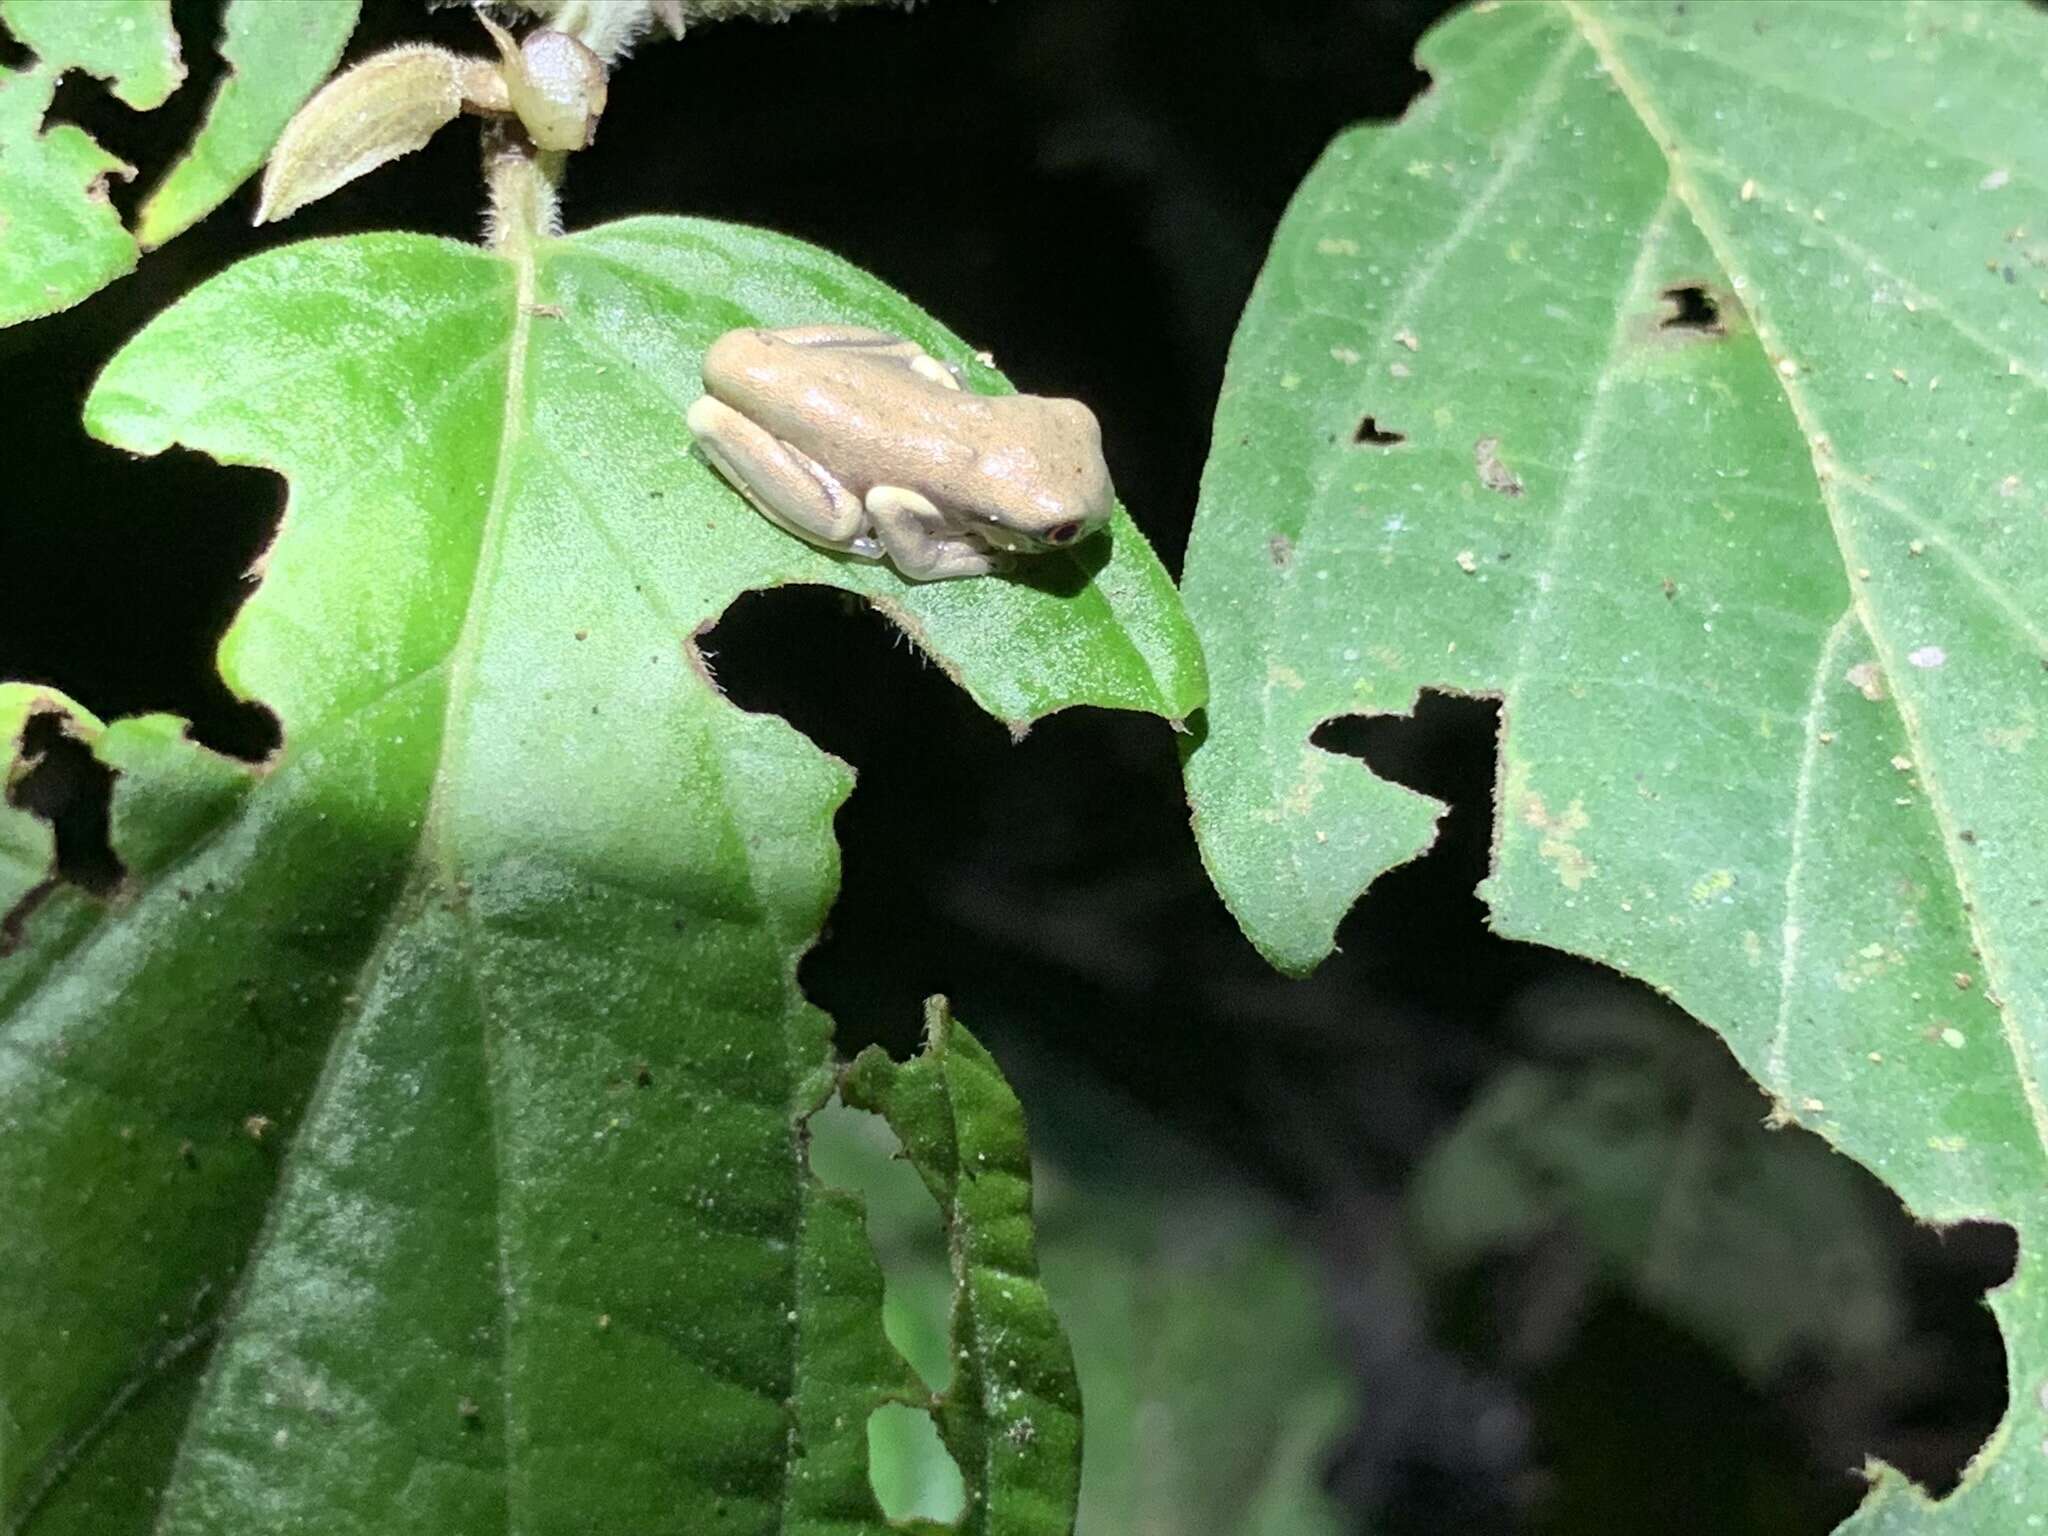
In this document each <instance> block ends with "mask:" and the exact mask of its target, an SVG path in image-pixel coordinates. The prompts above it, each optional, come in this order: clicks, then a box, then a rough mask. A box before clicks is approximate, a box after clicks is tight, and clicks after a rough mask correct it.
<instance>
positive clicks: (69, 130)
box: [0, 0, 358, 325]
mask: <svg viewBox="0 0 2048 1536" xmlns="http://www.w3.org/2000/svg"><path fill="white" fill-rule="evenodd" d="M357 4H358V0H233V3H231V4H230V6H229V7H228V11H227V14H226V17H225V28H226V31H225V36H224V39H223V43H222V50H223V53H224V54H225V56H226V58H227V60H228V64H229V68H230V70H231V73H230V75H229V76H228V78H227V79H226V80H225V81H224V82H223V84H222V86H221V89H220V92H219V94H218V95H217V96H216V97H215V98H214V103H213V107H212V109H211V110H210V112H209V113H208V116H207V121H206V123H205V124H204V125H203V126H202V128H201V129H200V132H199V136H198V137H197V139H195V140H194V142H193V146H192V149H191V151H190V154H189V155H188V157H187V158H186V159H185V160H184V161H183V162H182V163H181V164H179V165H178V166H177V167H175V168H174V169H173V170H172V172H171V174H170V175H169V177H168V178H167V179H166V180H165V181H164V183H163V184H162V185H161V186H160V187H158V188H157V190H156V191H155V192H154V193H153V194H152V195H151V197H150V199H149V201H148V202H147V203H145V204H144V206H143V209H142V214H141V217H140V220H139V222H138V228H139V230H140V234H141V239H142V244H143V245H146V246H151V247H154V246H158V245H161V244H163V243H164V242H165V241H166V240H169V239H170V238H171V237H172V236H173V235H175V234H177V233H179V232H180V231H181V230H183V229H186V228H188V227H189V226H190V225H192V224H193V223H195V222H197V221H198V220H199V219H200V218H202V217H203V216H204V215H205V214H206V213H208V212H209V211H211V210H212V209H213V208H214V207H216V206H217V205H218V204H219V203H220V202H221V201H222V200H223V199H224V198H226V197H227V195H228V194H229V193H230V192H232V191H234V189H235V188H236V187H237V186H239V185H240V184H241V183H242V181H243V180H244V179H245V178H246V177H247V176H248V175H249V173H250V172H251V171H253V170H255V169H256V167H257V166H258V165H260V164H261V163H262V161H263V157H264V155H265V154H266V153H268V151H269V149H270V145H271V142H272V140H273V139H274V138H275V137H276V135H277V133H278V132H279V130H281V129H282V128H283V127H284V124H285V120H286V119H287V118H289V117H290V116H291V114H292V112H293V110H294V109H296V108H297V106H298V105H299V103H300V102H302V101H304V100H305V99H306V97H307V96H309V95H310V94H312V91H313V88H314V87H315V86H317V85H318V84H319V83H320V81H321V79H322V77H323V76H325V74H326V73H327V71H328V70H329V69H331V68H332V67H333V65H334V61H335V59H336V58H338V57H339V56H340V54H341V47H342V44H343V43H344V42H345V41H347V38H348V35H349V33H350V31H351V30H353V28H354V26H355V19H356V10H357ZM0 23H4V24H5V26H6V28H7V30H8V31H9V32H11V33H13V35H14V38H15V40H16V41H17V42H19V43H20V44H22V46H24V47H26V48H28V49H29V50H30V51H31V52H32V53H33V54H34V55H35V57H34V59H33V60H32V61H31V62H30V63H29V64H28V65H26V66H25V67H24V68H21V69H7V68H0V325H13V324H16V323H17V322H19V321H22V320H30V319H34V318H35V317H36V316H38V315H47V314H53V313H55V312H56V311H58V310H60V309H68V308H70V307H71V306H72V305H73V304H76V303H77V302H78V301H79V300H81V299H83V298H85V297H86V296H87V295H89V294H92V293H96V292H98V291H99V290H100V289H101V288H104V287H105V286H106V285H107V284H108V283H111V282H112V281H114V279H116V278H117V277H121V276H123V275H124V274H126V273H128V272H130V271H132V270H134V267H135V263H136V260H137V258H138V255H139V248H138V246H137V244H136V237H135V236H133V235H131V234H129V232H128V231H127V229H126V228H125V227H123V225H122V223H121V217H120V215H119V214H118V213H116V212H115V211H114V208H113V205H112V204H111V203H109V202H108V200H107V193H106V180H107V178H108V177H109V176H119V177H121V178H123V179H124V180H125V179H127V178H129V177H132V176H133V175H134V174H135V169H134V167H133V166H130V165H127V164H124V163H123V162H122V161H121V160H119V159H118V158H116V157H115V156H113V155H110V154H108V153H107V152H106V151H105V150H104V149H102V148H101V147H100V146H99V145H98V144H97V143H95V142H94V141H93V140H92V139H91V138H90V137H89V136H88V135H87V134H85V133H84V132H83V131H82V130H81V129H79V128H77V127H74V126H73V125H71V124H69V123H54V124H49V125H47V126H46V125H45V123H44V114H45V113H46V112H47V111H48V110H49V107H50V102H51V100H52V98H53V97H54V96H55V94H56V90H57V82H58V80H59V79H60V78H61V77H62V76H63V75H64V74H65V73H67V72H68V71H71V70H83V71H85V72H86V73H87V74H91V75H95V76H97V77H99V78H100V79H102V80H105V81H107V82H108V84H109V86H110V87H111V88H112V90H113V93H114V95H115V97H116V98H118V99H119V100H120V101H122V102H124V103H125V104H127V105H128V106H130V107H133V108H134V109H135V110H136V111H138V112H147V111H150V110H152V109H154V108H156V107H160V106H162V105H163V103H164V102H165V101H166V100H168V99H169V98H170V95H171V93H172V92H173V91H175V90H176V89H177V88H178V86H179V84H180V83H181V82H182V81H183V80H184V78H185V66H184V64H183V62H182V61H181V60H180V58H179V54H178V35H177V33H176V32H175V31H174V30H173V29H172V25H171V7H170V0H0Z"/></svg>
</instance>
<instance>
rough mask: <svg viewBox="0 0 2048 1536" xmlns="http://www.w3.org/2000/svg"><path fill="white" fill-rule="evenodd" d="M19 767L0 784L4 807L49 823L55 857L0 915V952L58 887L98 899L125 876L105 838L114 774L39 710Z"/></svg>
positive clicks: (56, 718) (27, 729)
mask: <svg viewBox="0 0 2048 1536" xmlns="http://www.w3.org/2000/svg"><path fill="white" fill-rule="evenodd" d="M19 761H20V762H21V763H22V764H24V765H26V771H25V772H23V773H22V774H21V775H20V776H19V777H18V778H16V779H15V780H14V781H13V782H12V783H11V784H9V785H8V786H7V790H6V795H7V803H8V804H9V805H11V806H13V807H14V808H15V809H17V810H22V811H27V812H28V813H29V814H30V815H31V816H34V817H35V818H37V819H38V820H40V821H44V822H47V823H49V826H50V831H51V833H52V835H53V837H54V840H55V842H56V847H57V853H56V861H55V864H54V865H53V867H52V868H51V870H50V875H49V878H48V879H47V880H44V881H43V882H42V883H41V884H39V885H37V886H36V887H35V888H34V889H32V890H30V891H29V892H28V894H27V895H25V896H23V897H22V898H21V900H20V901H18V902H16V903H15V905H14V907H13V909H12V910H11V911H8V912H7V913H5V914H4V915H0V954H5V953H7V951H8V950H10V949H12V948H14V946H15V945H16V944H18V943H19V942H20V941H21V936H22V930H23V928H24V927H25V926H26V924H27V922H28V919H29V916H30V915H31V914H32V913H33V912H34V911H35V909H36V908H37V907H39V906H41V905H42V903H43V902H44V901H46V900H47V899H48V898H49V897H50V896H51V895H52V894H53V893H54V892H55V891H56V890H57V888H58V887H59V886H63V885H75V886H77V887H78V888H79V889H80V890H82V891H84V892H86V893H87V894H88V895H91V896H97V897H100V898H102V899H104V898H106V897H108V896H111V895H113V894H114V892H115V891H116V890H117V889H118V888H119V887H120V884H121V880H122V878H123V876H124V875H125V874H126V873H127V871H126V870H125V869H124V868H123V867H122V865H121V860H120V858H119V857H118V856H117V855H116V854H115V852H114V847H113V843H112V841H111V839H110V837H109V833H108V814H109V808H110V806H111V804H112V801H113V793H114V770H113V769H111V768H109V767H108V766H107V765H106V764H105V763H102V762H101V761H100V760H99V759H98V758H96V757H94V756H93V753H92V748H91V747H89V746H87V745H86V744H85V743H84V742H82V741H80V740H79V739H78V738H77V737H75V736H73V735H72V734H71V733H70V732H69V731H67V730H65V728H64V716H63V715H61V714H58V713H57V712H55V711H54V710H43V711H41V712H39V713H37V714H34V715H31V716H30V717H29V719H28V721H27V723H26V724H25V725H24V726H23V727H22V732H21V747H20V754H19Z"/></svg>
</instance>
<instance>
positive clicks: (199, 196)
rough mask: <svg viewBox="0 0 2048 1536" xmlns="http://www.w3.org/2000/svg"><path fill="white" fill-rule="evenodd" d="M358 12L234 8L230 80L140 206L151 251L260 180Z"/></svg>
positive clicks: (316, 6)
mask: <svg viewBox="0 0 2048 1536" xmlns="http://www.w3.org/2000/svg"><path fill="white" fill-rule="evenodd" d="M358 9H359V3H358V0H290V3H289V4H280V3H279V0H229V4H228V8H227V14H226V15H225V16H224V17H223V18H222V23H221V27H222V32H221V44H220V53H221V57H222V58H223V59H224V60H226V61H227V66H228V73H227V76H226V78H224V79H223V80H222V81H221V83H220V89H219V90H218V91H216V92H215V93H214V97H213V104H212V105H211V106H209V107H208V108H207V109H206V121H205V122H204V123H203V124H202V125H201V126H200V129H199V135H198V137H197V138H195V139H193V141H192V148H191V149H190V150H189V151H188V152H187V153H186V155H185V158H184V159H182V160H180V161H179V162H178V163H177V164H176V165H175V166H173V167H172V168H171V173H170V174H169V175H168V176H166V177H165V178H164V179H163V181H162V182H161V183H159V184H158V186H157V188H156V190H155V191H153V192H152V193H150V195H149V200H148V201H147V202H145V203H144V204H143V205H142V212H141V213H140V214H139V215H138V216H137V218H136V223H135V233H136V238H137V239H139V240H140V241H141V242H142V245H143V248H144V249H146V250H154V249H155V248H156V247H157V246H160V245H162V244H163V243H164V242H165V241H166V240H169V239H170V238H171V237H172V236H174V235H178V234H182V233H183V232H184V231H185V230H187V229H189V228H190V227H191V226H192V225H194V224H196V223H198V222H199V221H200V220H201V219H203V218H205V217H206V215H207V214H209V213H211V212H212V211H213V210H214V209H215V208H217V207H219V206H220V204H221V203H222V202H224V201H225V200H226V199H227V197H228V195H229V194H230V193H231V192H233V191H234V190H235V188H237V187H239V186H240V185H241V184H242V183H243V182H244V181H246V180H248V179H249V177H250V176H251V175H253V174H254V173H255V171H256V168H257V167H258V166H260V165H262V164H263V160H264V157H265V156H266V155H268V154H269V153H270V147H271V146H272V145H273V144H275V143H276V142H277V139H278V135H279V134H281V133H283V132H284V126H285V124H286V123H288V122H290V121H291V118H292V114H293V113H294V112H296V111H297V110H298V108H299V104H300V103H301V102H303V101H305V100H306V98H307V97H308V96H310V95H312V93H313V90H314V88H315V87H316V86H318V85H319V84H320V82H321V81H322V80H325V79H326V78H327V76H328V74H329V72H331V71H332V70H333V68H334V66H335V63H336V61H338V60H339V59H340V58H341V50H342V45H343V44H345V43H346V42H347V41H348V39H349V34H350V33H352V32H353V31H355V26H356V15H357V12H358Z"/></svg>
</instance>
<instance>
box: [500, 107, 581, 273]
mask: <svg viewBox="0 0 2048 1536" xmlns="http://www.w3.org/2000/svg"><path fill="white" fill-rule="evenodd" d="M483 153H484V185H485V186H487V187H488V188H489V189H490V198H491V204H490V215H489V218H488V221H487V223H486V225H485V235H484V239H485V243H486V244H488V245H489V246H490V247H491V249H493V250H495V251H502V252H504V253H505V254H506V255H508V256H512V257H514V258H515V259H519V260H525V259H526V258H528V257H529V256H530V255H531V253H532V247H533V245H534V243H535V242H536V241H539V240H544V239H546V238H548V237H549V236H551V235H557V234H560V233H561V217H562V207H561V199H560V195H559V190H558V189H559V188H560V186H561V182H562V174H563V172H564V171H565V170H566V169H567V168H568V164H569V157H568V155H567V154H566V153H565V152H564V151H561V150H544V149H536V148H535V147H534V144H533V141H532V140H531V139H529V138H528V137H527V136H526V133H525V130H524V129H522V128H521V127H520V126H519V125H518V124H517V123H516V122H513V121H509V120H504V119H499V120H495V121H491V122H487V123H486V124H485V125H484V150H483Z"/></svg>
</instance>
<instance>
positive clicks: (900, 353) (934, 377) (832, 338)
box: [775, 325, 963, 389]
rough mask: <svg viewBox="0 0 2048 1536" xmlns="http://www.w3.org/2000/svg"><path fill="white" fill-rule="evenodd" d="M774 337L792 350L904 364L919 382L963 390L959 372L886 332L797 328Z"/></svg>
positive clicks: (838, 327) (848, 327)
mask: <svg viewBox="0 0 2048 1536" xmlns="http://www.w3.org/2000/svg"><path fill="white" fill-rule="evenodd" d="M775 334H776V335H777V336H778V337H780V338H781V339H782V340H784V341H786V342H788V343H789V344H790V345H791V346H795V347H820V348H830V349H831V350H833V351H835V352H858V353H860V354H861V355H862V356H863V357H870V358H875V359H877V360H881V361H886V362H892V363H901V364H902V365H903V366H904V367H905V368H907V369H909V370H910V371H911V372H912V373H914V374H916V375H917V376H918V377H919V378H921V379H926V380H929V381H930V382H931V383H933V384H937V385H939V386H941V387H942V388H945V389H960V388H962V387H963V386H962V383H961V376H960V370H959V369H957V368H955V367H954V366H953V365H952V364H950V363H942V362H940V361H939V360H938V359H937V358H936V357H933V356H932V355H931V354H930V353H929V352H927V351H925V349H924V348H923V347H920V346H919V345H918V344H917V343H916V342H914V341H906V340H905V339H904V338H903V337H901V336H892V335H890V334H889V332H887V331H876V330H870V329H869V328H868V327H866V326H864V325H795V326H790V327H789V328H787V329H786V330H780V331H777V332H776V333H775Z"/></svg>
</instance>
